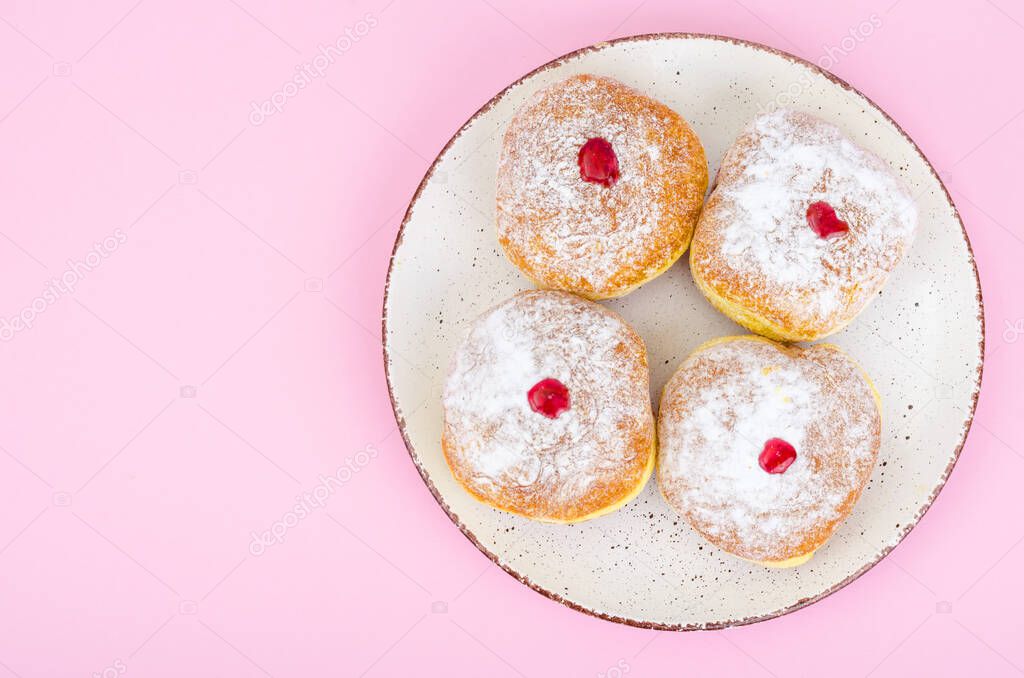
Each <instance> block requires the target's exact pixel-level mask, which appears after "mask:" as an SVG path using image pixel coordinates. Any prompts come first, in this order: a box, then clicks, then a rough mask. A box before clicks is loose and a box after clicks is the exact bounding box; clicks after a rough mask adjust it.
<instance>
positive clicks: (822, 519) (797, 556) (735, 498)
mask: <svg viewBox="0 0 1024 678" xmlns="http://www.w3.org/2000/svg"><path fill="white" fill-rule="evenodd" d="M772 375H774V376H772ZM759 389H760V390H759ZM807 394H813V397H811V398H810V399H808V400H807V401H806V402H805V401H804V400H802V396H804V395H807ZM766 397H767V398H768V400H765V398H766ZM776 398H777V400H775V402H774V403H773V402H770V400H774V399H776ZM821 399H826V400H827V401H826V402H822V400H821ZM786 403H791V404H792V405H791V406H790V405H786ZM772 407H779V408H780V409H779V410H778V415H777V417H776V416H768V417H766V419H765V421H764V427H763V428H760V427H759V424H751V422H750V421H749V420H747V419H745V417H756V416H757V415H756V412H758V411H762V412H763V411H765V409H766V408H767V409H770V408H772ZM801 408H803V410H804V412H803V413H804V414H810V415H812V416H809V417H807V418H806V420H803V421H802V423H801V424H800V425H799V426H794V424H793V422H794V421H797V420H801V414H802V413H801V412H800V411H799V410H800V409H801ZM808 408H809V409H808ZM880 412H881V404H880V400H879V398H878V393H877V391H875V389H874V386H873V385H872V384H871V382H870V380H869V379H868V377H867V375H865V374H864V372H863V370H862V369H861V368H860V367H859V366H858V365H857V364H856V363H854V361H853V360H851V359H850V358H849V357H847V356H846V355H845V354H844V353H843V352H842V351H841V350H840V349H839V348H838V347H836V346H834V345H831V344H819V345H816V346H811V347H808V348H796V347H786V346H783V345H781V344H776V343H775V342H772V341H770V340H768V339H764V338H762V337H756V336H741V337H723V338H720V339H716V340H714V341H711V342H707V343H705V344H704V345H702V346H700V347H698V348H697V350H696V351H694V352H693V353H692V354H691V355H690V356H689V357H688V358H687V359H686V360H685V361H684V362H683V364H682V365H681V366H680V368H679V370H678V371H677V372H676V373H675V375H673V377H672V378H671V379H670V380H669V382H668V384H666V386H665V391H664V394H663V396H662V401H661V412H660V413H659V422H658V426H659V439H660V441H661V442H660V451H659V460H658V469H659V470H658V481H659V487H660V489H661V492H662V495H663V496H664V497H665V500H666V501H667V502H668V503H669V505H671V506H672V507H673V508H674V509H675V510H676V511H677V512H678V513H679V514H680V515H682V516H683V518H685V519H686V520H687V522H689V523H690V525H691V526H692V527H693V528H694V529H695V530H696V531H697V532H698V533H700V534H701V536H703V537H704V538H705V539H707V540H708V541H710V542H711V543H712V544H715V545H716V546H718V547H719V548H721V549H723V550H724V551H727V552H729V553H731V554H733V555H735V556H737V557H740V558H742V559H744V560H749V561H752V562H756V563H759V564H762V565H766V566H769V567H793V566H796V565H800V564H802V563H804V562H807V560H809V559H810V557H811V555H813V553H814V551H815V550H817V549H818V548H820V547H821V546H822V544H824V543H825V542H826V541H827V540H828V539H829V538H830V537H831V535H832V534H833V533H834V532H835V530H836V528H837V527H838V526H839V524H840V523H841V522H842V521H843V520H845V519H846V517H847V516H848V515H849V514H850V512H851V511H852V509H853V506H854V505H855V504H856V502H857V500H858V498H859V497H860V495H861V492H862V491H863V489H864V486H865V485H866V484H867V482H868V479H869V478H870V476H871V472H872V470H873V468H874V465H875V460H876V458H877V454H878V449H879V447H880V445H881V413H880ZM774 414H775V412H774V411H773V415H774ZM797 429H801V430H799V432H796V431H797ZM787 436H790V437H792V436H799V442H798V444H797V448H798V449H797V462H794V464H793V466H791V467H790V468H789V469H787V470H786V472H785V473H783V474H778V475H774V476H772V475H769V474H767V473H766V472H764V471H763V470H762V469H760V468H759V466H758V464H757V456H758V454H759V452H760V446H761V445H763V443H764V442H765V441H766V440H767V439H768V438H771V437H783V438H784V439H785V437H787ZM783 483H790V485H788V486H787V485H784V484H783ZM762 500H763V503H762Z"/></svg>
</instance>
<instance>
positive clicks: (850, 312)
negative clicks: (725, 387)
mask: <svg viewBox="0 0 1024 678" xmlns="http://www.w3.org/2000/svg"><path fill="white" fill-rule="evenodd" d="M916 228H917V209H916V206H915V205H914V200H913V198H912V197H911V195H910V193H909V192H908V191H907V189H906V187H904V186H903V184H902V183H901V182H900V180H899V179H897V177H896V176H895V175H894V174H893V173H892V171H891V170H890V169H889V167H888V166H887V165H886V164H885V162H883V161H882V160H881V159H880V158H878V157H877V156H875V155H874V154H872V153H870V152H868V151H866V150H864V149H862V148H860V147H858V146H857V145H855V144H854V143H853V142H851V141H850V140H849V139H847V138H846V137H845V136H843V134H842V132H840V131H839V129H838V128H837V127H835V126H834V125H830V124H828V123H826V122H824V121H822V120H819V119H818V118H815V117H813V116H810V115H807V114H805V113H799V112H797V111H792V110H786V109H782V110H778V111H775V112H773V113H770V114H766V115H762V116H759V117H758V118H756V119H755V120H754V121H753V122H752V123H751V124H750V125H749V126H748V127H747V129H746V130H745V131H744V132H743V133H742V134H741V135H740V137H739V138H738V139H737V140H736V141H735V143H734V144H733V145H732V147H731V148H730V149H729V151H728V152H727V153H726V154H725V157H724V159H723V160H722V167H721V169H720V170H719V173H718V176H717V178H716V179H715V187H714V190H713V191H712V193H711V196H710V197H709V198H708V201H707V204H706V205H705V206H704V211H703V213H702V214H701V217H700V221H699V223H698V224H697V231H696V233H695V234H694V236H693V246H692V247H691V250H690V270H691V271H692V272H693V278H694V280H695V281H696V282H697V286H698V287H699V288H700V290H701V291H702V292H703V293H704V295H705V296H706V297H707V298H708V300H709V301H710V302H711V303H712V304H713V305H714V306H715V307H716V308H717V309H718V310H720V311H721V312H723V313H725V314H726V315H727V316H729V317H730V318H732V319H733V320H735V321H736V322H737V323H739V324H740V325H743V326H744V327H746V328H747V329H750V330H752V331H754V332H757V333H758V334H763V335H764V336H767V337H771V338H772V339H778V340H781V341H812V340H814V339H819V338H821V337H824V336H826V335H829V334H832V333H833V332H836V331H838V330H840V329H842V328H843V327H844V326H845V325H846V324H847V323H849V322H850V321H851V320H853V319H854V318H855V317H856V316H857V314H858V313H860V312H861V311H862V310H864V307H865V306H866V305H867V303H868V302H869V301H870V300H871V299H873V298H874V297H875V296H877V294H878V291H879V290H880V289H881V288H882V285H884V284H885V281H886V279H887V278H888V277H889V274H890V273H891V272H892V270H893V268H894V267H895V266H896V264H897V263H898V262H899V261H900V259H901V258H902V257H903V253H904V251H905V250H906V249H907V248H908V247H909V246H910V243H911V241H912V240H913V237H914V232H915V230H916Z"/></svg>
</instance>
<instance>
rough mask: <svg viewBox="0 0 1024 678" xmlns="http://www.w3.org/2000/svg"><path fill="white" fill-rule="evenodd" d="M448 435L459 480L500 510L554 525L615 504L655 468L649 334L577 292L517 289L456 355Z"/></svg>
mask: <svg viewBox="0 0 1024 678" xmlns="http://www.w3.org/2000/svg"><path fill="white" fill-rule="evenodd" d="M441 442H442V447H443V449H444V455H445V459H446V460H447V461H448V466H449V467H451V470H452V473H453V474H454V476H455V479H456V480H458V481H459V483H460V484H462V486H463V487H465V488H466V490H468V491H469V493H470V494H472V495H473V496H474V497H476V498H477V499H479V500H480V501H482V502H484V503H485V504H489V505H491V506H493V507H495V508H499V509H502V510H504V511H509V512H511V513H516V514H519V515H522V516H526V517H527V518H533V519H536V520H541V521H545V522H552V523H568V522H579V521H581V520H586V519H588V518H595V517H597V516H600V515H603V514H605V513H610V512H611V511H614V510H615V509H617V508H619V507H620V506H622V505H623V504H625V503H626V502H628V501H629V500H630V499H632V498H633V497H635V496H636V495H637V494H638V493H639V492H640V490H641V489H643V486H644V484H645V483H646V482H647V479H648V478H649V477H650V475H651V472H652V470H653V469H654V459H655V442H654V417H653V415H652V413H651V397H650V392H649V377H648V373H647V351H646V349H645V348H644V344H643V340H641V339H640V337H639V335H637V333H636V332H635V331H633V329H632V328H631V327H630V326H629V325H627V324H626V323H625V322H624V321H623V320H622V319H621V318H619V317H618V316H617V315H615V314H614V313H612V312H611V311H609V310H607V309H605V308H603V307H601V306H598V305H597V304H594V303H592V302H589V301H586V300H584V299H580V298H579V297H575V296H573V295H571V294H566V293H564V292H553V291H540V290H534V291H529V292H521V293H519V294H517V295H516V296H514V297H512V298H511V299H509V300H507V301H505V302H504V303H502V304H499V305H498V306H496V307H494V308H492V309H491V310H489V311H487V312H486V313H485V314H484V315H483V316H482V317H480V318H479V319H477V320H476V321H475V322H474V323H473V325H472V327H471V329H470V331H469V335H468V336H467V337H466V339H465V340H464V341H463V342H462V344H461V345H460V346H459V347H458V349H457V350H456V352H455V358H454V360H453V363H452V368H451V372H450V374H449V375H448V381H447V383H446V384H445V389H444V432H443V435H442V441H441Z"/></svg>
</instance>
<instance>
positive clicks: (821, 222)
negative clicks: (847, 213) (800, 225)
mask: <svg viewBox="0 0 1024 678" xmlns="http://www.w3.org/2000/svg"><path fill="white" fill-rule="evenodd" d="M807 225H808V226H810V227H811V230H813V231H814V232H815V233H817V234H818V237H819V238H824V239H826V240H829V239H831V238H837V237H839V236H841V235H845V234H846V233H848V232H849V230H850V225H849V224H847V223H846V222H845V221H843V220H842V219H840V218H839V217H837V216H836V211H835V210H834V209H832V205H829V204H828V203H827V202H822V201H818V202H812V203H811V205H810V207H808V208H807Z"/></svg>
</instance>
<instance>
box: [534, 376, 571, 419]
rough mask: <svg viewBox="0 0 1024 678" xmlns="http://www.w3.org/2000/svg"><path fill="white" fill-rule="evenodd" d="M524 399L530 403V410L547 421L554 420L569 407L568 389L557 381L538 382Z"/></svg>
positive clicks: (543, 380)
mask: <svg viewBox="0 0 1024 678" xmlns="http://www.w3.org/2000/svg"><path fill="white" fill-rule="evenodd" d="M526 399H527V400H529V401H530V409H532V410H533V411H534V412H537V413H538V414H543V415H544V416H545V417H547V418H549V419H555V418H556V417H558V415H560V414H561V413H562V412H565V411H566V410H568V409H569V407H570V402H569V389H567V388H566V387H565V384H563V383H562V382H560V381H558V380H557V379H542V380H541V381H538V382H537V383H536V384H534V385H533V388H531V389H530V391H529V392H528V393H527V394H526Z"/></svg>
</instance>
